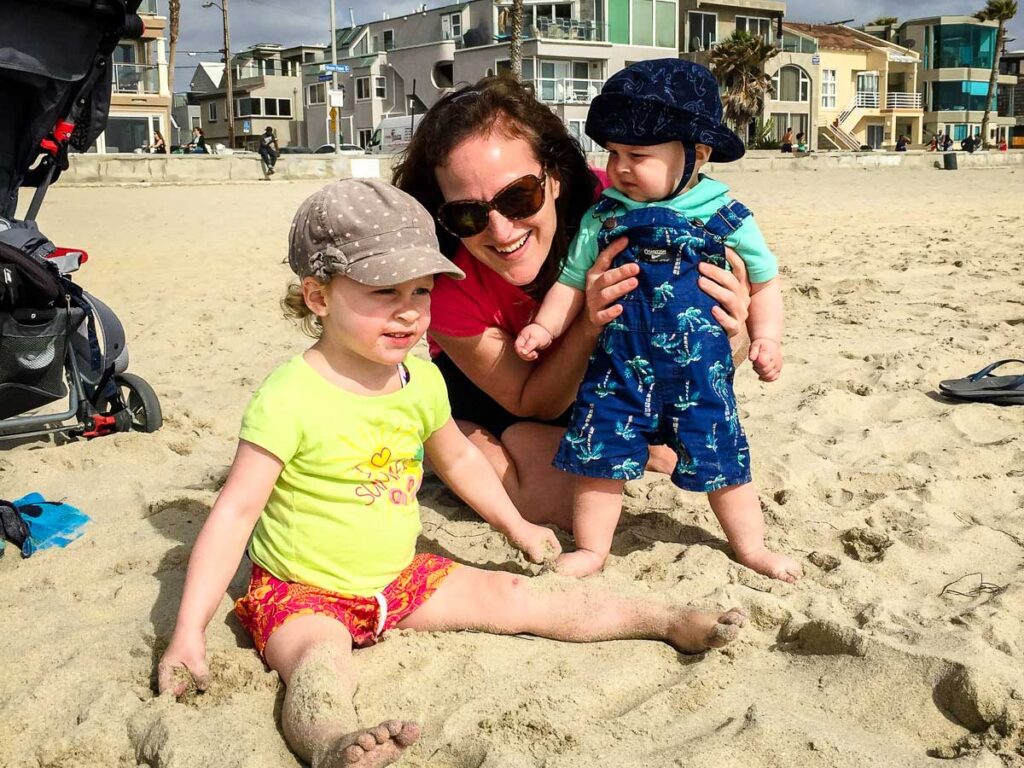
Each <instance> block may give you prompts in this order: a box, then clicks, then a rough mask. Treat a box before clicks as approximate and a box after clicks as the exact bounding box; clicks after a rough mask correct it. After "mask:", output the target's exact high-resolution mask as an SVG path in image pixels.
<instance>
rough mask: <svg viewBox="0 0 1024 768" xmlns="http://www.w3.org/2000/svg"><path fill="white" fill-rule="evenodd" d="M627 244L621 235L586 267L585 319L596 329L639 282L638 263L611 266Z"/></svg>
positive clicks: (610, 317)
mask: <svg viewBox="0 0 1024 768" xmlns="http://www.w3.org/2000/svg"><path fill="white" fill-rule="evenodd" d="M627 245H629V240H627V239H626V238H625V237H620V238H619V239H618V240H616V241H615V242H613V243H612V244H611V245H609V246H608V247H607V248H605V249H604V250H603V251H601V253H599V254H598V256H597V260H596V261H595V262H594V266H592V267H591V268H590V269H588V270H587V291H586V293H587V318H588V319H589V320H590V323H591V325H593V326H594V327H595V328H597V329H600V328H603V327H604V326H605V325H607V324H608V323H610V322H611V321H612V320H614V319H615V318H616V317H618V316H619V315H621V314H622V305H621V304H616V303H615V302H617V301H618V300H619V299H621V298H622V297H623V296H625V295H626V294H627V293H629V292H630V291H632V290H633V289H634V288H636V287H637V285H638V283H637V279H636V275H638V274H639V273H640V267H639V266H638V265H636V264H625V265H623V266H621V267H617V268H615V269H610V267H611V265H612V260H613V259H614V258H615V257H616V256H618V255H619V254H620V253H621V252H622V251H623V250H624V249H625V247H626V246H627ZM722 271H723V272H724V271H725V270H722Z"/></svg>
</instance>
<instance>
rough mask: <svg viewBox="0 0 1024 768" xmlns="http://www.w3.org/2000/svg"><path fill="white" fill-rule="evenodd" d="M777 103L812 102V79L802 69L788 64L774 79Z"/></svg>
mask: <svg viewBox="0 0 1024 768" xmlns="http://www.w3.org/2000/svg"><path fill="white" fill-rule="evenodd" d="M772 83H773V84H774V85H775V100H776V101H810V100H811V78H809V77H808V76H807V73H806V72H804V71H803V70H802V69H800V67H797V66H794V65H793V64H787V65H786V66H784V67H782V68H781V69H780V70H779V71H778V72H776V73H775V77H773V78H772Z"/></svg>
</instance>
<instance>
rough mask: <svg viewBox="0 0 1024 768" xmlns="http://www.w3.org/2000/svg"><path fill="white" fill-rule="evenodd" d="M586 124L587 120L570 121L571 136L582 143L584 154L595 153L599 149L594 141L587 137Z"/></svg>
mask: <svg viewBox="0 0 1024 768" xmlns="http://www.w3.org/2000/svg"><path fill="white" fill-rule="evenodd" d="M586 123H587V121H586V120H570V121H569V135H571V136H572V137H573V138H574V139H576V141H578V142H579V143H580V146H581V147H583V151H584V152H595V151H597V149H598V147H596V146H595V144H594V140H593V139H591V138H590V137H589V136H587V134H586V131H585V130H584V128H585V126H586Z"/></svg>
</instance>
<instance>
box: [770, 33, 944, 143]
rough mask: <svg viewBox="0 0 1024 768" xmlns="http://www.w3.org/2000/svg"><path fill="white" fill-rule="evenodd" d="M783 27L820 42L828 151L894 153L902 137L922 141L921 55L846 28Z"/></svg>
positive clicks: (821, 117) (821, 131)
mask: <svg viewBox="0 0 1024 768" xmlns="http://www.w3.org/2000/svg"><path fill="white" fill-rule="evenodd" d="M783 29H784V30H785V31H786V32H789V33H793V34H800V35H804V36H807V37H812V38H814V39H815V40H817V42H818V55H817V58H818V60H819V68H820V89H819V91H818V94H819V96H818V99H817V101H818V104H819V112H818V120H817V123H816V130H815V132H816V133H817V135H818V142H819V145H820V147H821V148H822V149H840V150H849V149H860V148H861V147H870V148H871V149H892V148H894V147H895V145H896V141H897V139H898V138H899V136H900V135H904V136H907V137H908V138H909V139H910V142H911V144H920V143H921V140H922V127H923V123H924V109H923V99H922V96H921V94H920V92H919V83H918V77H919V69H920V58H921V57H920V54H918V53H917V52H916V51H914V50H911V49H909V48H906V47H903V46H901V45H898V44H897V43H895V42H891V41H889V40H885V39H882V38H880V37H874V36H872V35H870V34H867V33H866V32H862V31H860V30H857V29H853V28H851V27H847V26H844V25H842V24H798V23H792V22H786V23H784V24H783Z"/></svg>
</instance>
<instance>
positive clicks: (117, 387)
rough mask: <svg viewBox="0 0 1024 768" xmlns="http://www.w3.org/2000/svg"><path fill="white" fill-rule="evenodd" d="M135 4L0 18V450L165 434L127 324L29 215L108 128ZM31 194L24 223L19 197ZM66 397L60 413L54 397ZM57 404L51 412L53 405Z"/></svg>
mask: <svg viewBox="0 0 1024 768" xmlns="http://www.w3.org/2000/svg"><path fill="white" fill-rule="evenodd" d="M139 3H140V0H4V10H3V14H2V15H3V22H2V23H0V444H2V441H4V440H11V439H12V438H24V437H28V436H35V435H44V434H50V433H53V434H59V435H63V436H65V437H87V438H90V437H98V436H100V435H106V434H110V433H112V432H125V431H128V430H137V431H142V432H153V431H155V430H157V429H159V428H160V425H161V423H162V415H161V411H160V402H159V400H158V399H157V397H156V393H155V392H154V391H153V388H152V387H151V386H149V384H147V383H146V382H145V381H144V380H143V379H141V378H140V377H138V376H135V375H133V374H130V373H126V372H125V371H126V369H127V367H128V350H127V347H126V346H125V338H124V328H123V327H122V325H121V322H120V321H119V320H118V319H117V316H116V315H115V314H114V313H113V312H112V311H111V310H110V308H109V307H107V306H106V305H105V304H104V303H103V302H102V301H100V300H99V299H97V298H96V297H95V296H91V295H90V294H88V293H87V292H86V291H84V290H82V288H81V287H79V286H78V285H76V284H75V283H73V282H72V281H71V279H70V278H69V277H68V275H69V274H70V273H72V272H74V271H76V270H77V269H78V268H79V267H80V266H81V264H82V263H84V262H85V260H86V259H87V258H88V257H87V256H86V254H85V253H84V252H82V251H78V250H72V249H65V248H56V247H55V246H54V245H53V243H51V242H50V241H49V240H48V239H47V238H46V237H45V236H44V235H42V234H41V233H40V232H39V230H38V229H37V227H36V224H35V218H36V215H37V213H38V211H39V207H40V205H41V204H42V201H43V197H44V196H45V194H46V190H47V188H48V187H49V185H50V184H52V183H53V182H54V181H56V180H57V177H58V176H59V175H60V173H61V171H63V170H65V169H66V168H67V167H68V160H67V153H68V150H69V149H73V150H77V151H79V152H84V151H85V150H86V149H87V148H88V147H89V146H90V144H92V142H93V141H94V140H95V138H96V137H97V136H98V135H99V134H100V133H101V132H102V131H103V129H104V126H105V125H106V121H107V112H108V108H109V105H110V88H111V70H112V67H111V64H110V57H111V53H112V52H113V50H114V48H115V47H116V46H117V43H118V41H119V40H121V39H125V38H137V37H140V36H141V34H142V32H143V23H142V20H141V19H140V18H139V16H138V15H137V14H136V13H135V12H136V10H137V9H138V6H139ZM21 187H35V190H36V191H35V194H34V196H33V198H32V202H31V205H30V206H29V208H28V211H27V214H26V216H25V220H24V221H16V220H15V218H14V216H15V209H16V206H17V202H18V190H19V189H20V188H21ZM64 400H66V403H67V405H66V407H65V406H63V405H61V404H60V403H61V401H64ZM54 404H57V405H54Z"/></svg>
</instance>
